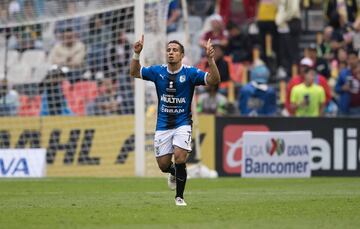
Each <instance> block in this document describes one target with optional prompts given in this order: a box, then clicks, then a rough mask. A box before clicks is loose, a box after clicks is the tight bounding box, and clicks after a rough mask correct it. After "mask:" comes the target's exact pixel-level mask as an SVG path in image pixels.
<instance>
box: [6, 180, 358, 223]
mask: <svg viewBox="0 0 360 229" xmlns="http://www.w3.org/2000/svg"><path fill="white" fill-rule="evenodd" d="M185 199H186V201H187V203H188V206H187V207H185V208H184V207H176V206H175V204H174V192H172V191H169V190H168V189H167V185H166V179H164V178H162V179H161V178H156V179H153V178H144V179H140V178H118V179H106V178H104V179H103V178H61V179H58V178H57V179H55V178H54V179H51V178H47V179H39V180H19V179H15V180H14V179H11V180H7V179H2V180H0V228H2V229H8V228H71V229H72V228H86V229H89V228H181V229H186V228H222V229H227V228H277V229H278V228H360V178H311V179H240V178H221V179H213V180H207V179H191V180H189V181H188V185H187V190H186V193H185Z"/></svg>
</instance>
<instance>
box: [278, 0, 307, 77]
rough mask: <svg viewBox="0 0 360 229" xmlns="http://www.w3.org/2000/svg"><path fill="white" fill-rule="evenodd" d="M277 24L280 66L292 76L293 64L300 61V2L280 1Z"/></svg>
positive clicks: (298, 0)
mask: <svg viewBox="0 0 360 229" xmlns="http://www.w3.org/2000/svg"><path fill="white" fill-rule="evenodd" d="M278 4H279V5H278V10H277V13H276V18H275V23H276V25H277V31H278V35H279V44H281V45H279V53H278V54H279V55H278V64H279V65H280V66H281V67H282V68H284V69H285V71H286V73H287V75H288V76H291V70H292V66H293V64H297V63H298V61H299V43H300V34H301V20H300V16H301V12H300V0H280V1H279V3H278Z"/></svg>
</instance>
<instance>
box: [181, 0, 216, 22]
mask: <svg viewBox="0 0 360 229" xmlns="http://www.w3.org/2000/svg"><path fill="white" fill-rule="evenodd" d="M215 2H216V0H188V9H189V14H190V15H196V16H200V17H202V19H204V18H206V17H207V16H209V15H211V14H213V13H214V12H215Z"/></svg>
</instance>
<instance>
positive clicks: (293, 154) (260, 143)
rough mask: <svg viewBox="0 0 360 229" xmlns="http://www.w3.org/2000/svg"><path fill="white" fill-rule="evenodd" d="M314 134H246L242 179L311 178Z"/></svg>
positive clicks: (296, 132) (300, 132)
mask: <svg viewBox="0 0 360 229" xmlns="http://www.w3.org/2000/svg"><path fill="white" fill-rule="evenodd" d="M311 139H312V133H311V131H289V132H256V131H249V132H244V134H243V156H242V166H241V168H242V169H241V176H242V177H310V176H311V168H310V151H311Z"/></svg>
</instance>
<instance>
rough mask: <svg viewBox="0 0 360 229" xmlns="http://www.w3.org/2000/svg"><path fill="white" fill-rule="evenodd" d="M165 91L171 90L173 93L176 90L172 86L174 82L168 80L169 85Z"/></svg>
mask: <svg viewBox="0 0 360 229" xmlns="http://www.w3.org/2000/svg"><path fill="white" fill-rule="evenodd" d="M166 91H167V92H172V93H175V92H176V88H174V82H173V81H170V82H169V87H168V88H166Z"/></svg>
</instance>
